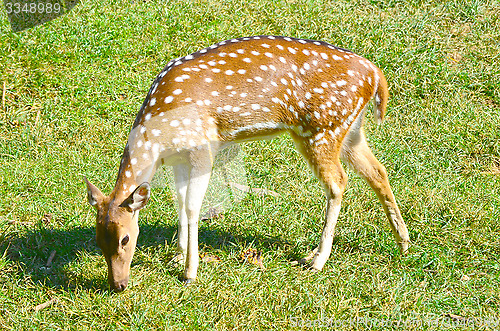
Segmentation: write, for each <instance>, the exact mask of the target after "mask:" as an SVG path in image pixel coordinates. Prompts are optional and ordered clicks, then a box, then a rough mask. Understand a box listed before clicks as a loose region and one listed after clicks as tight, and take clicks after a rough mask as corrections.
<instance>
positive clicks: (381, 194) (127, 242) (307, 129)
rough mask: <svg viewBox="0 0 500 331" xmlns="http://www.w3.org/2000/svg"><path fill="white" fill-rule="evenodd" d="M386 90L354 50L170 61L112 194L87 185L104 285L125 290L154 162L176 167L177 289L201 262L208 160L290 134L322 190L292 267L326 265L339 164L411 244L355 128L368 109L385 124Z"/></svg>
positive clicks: (229, 48) (295, 47) (264, 43)
mask: <svg viewBox="0 0 500 331" xmlns="http://www.w3.org/2000/svg"><path fill="white" fill-rule="evenodd" d="M388 96H389V92H388V86H387V81H386V78H385V76H384V74H383V72H382V71H381V70H380V69H379V68H378V67H376V66H375V65H374V64H373V63H372V62H370V61H369V60H367V59H365V58H363V57H361V56H359V55H357V54H355V53H354V52H352V51H350V50H347V49H343V48H340V47H336V46H333V45H331V44H329V43H327V42H324V41H316V40H309V39H298V38H291V37H283V36H272V35H262V36H253V37H245V38H236V39H231V40H226V41H222V42H219V43H217V44H214V45H212V46H210V47H207V48H204V49H202V50H199V51H197V52H195V53H192V54H189V55H187V56H184V57H180V58H177V59H174V60H172V61H170V62H169V63H168V64H167V65H166V67H165V68H164V69H163V70H162V71H161V72H160V74H159V75H158V76H157V77H156V79H155V80H154V81H153V84H152V86H151V88H150V90H149V92H148V93H147V96H146V98H145V100H144V102H143V104H142V106H141V108H140V110H139V112H138V114H137V117H136V119H135V122H134V123H133V126H132V129H131V131H130V134H129V136H128V141H127V144H126V146H125V148H124V151H123V156H122V158H121V162H120V166H119V171H118V176H117V179H116V183H115V186H114V188H113V191H112V192H111V193H110V195H108V196H105V195H104V194H103V193H101V191H100V190H99V189H98V188H97V187H96V186H94V185H93V184H91V183H90V182H89V181H88V180H87V178H84V181H85V183H86V186H87V197H88V202H89V203H90V205H92V206H94V207H95V208H96V209H97V219H96V242H97V245H98V246H99V247H100V249H101V250H102V253H103V255H104V257H105V259H106V263H107V266H108V283H109V286H110V288H111V289H112V290H113V291H115V292H120V291H123V290H124V289H125V288H126V287H127V284H128V281H129V277H130V264H131V261H132V257H133V255H134V251H135V248H136V243H137V237H138V234H139V225H138V217H139V211H140V210H141V209H142V208H144V207H145V206H146V204H147V202H148V200H149V198H150V194H151V186H150V184H149V182H150V181H151V179H152V177H153V175H154V173H155V171H156V169H157V168H158V167H159V166H160V165H167V166H172V167H173V174H174V182H175V192H176V196H177V202H178V215H179V223H178V229H177V252H178V253H177V255H176V256H175V257H174V259H176V260H177V261H181V262H184V263H185V266H184V272H183V276H182V277H183V282H184V283H185V284H190V283H192V282H194V281H195V279H196V276H197V270H198V266H199V253H198V224H199V216H200V208H201V206H202V201H203V198H204V195H205V192H206V190H207V186H208V183H209V179H210V175H211V171H212V165H213V162H214V157H215V155H216V154H217V152H218V151H221V150H222V149H224V148H225V147H227V146H229V145H232V144H236V143H241V142H246V141H252V140H257V139H270V138H273V137H276V136H277V135H280V134H283V133H288V134H289V135H290V136H291V138H292V139H293V141H294V144H295V146H296V148H297V150H298V152H300V153H301V154H302V155H303V156H304V158H305V160H306V161H307V163H308V165H309V166H310V168H311V170H312V171H313V173H314V174H315V176H316V177H317V178H318V179H319V181H320V183H321V184H322V186H323V187H324V191H325V194H326V216H325V221H324V225H323V231H322V233H321V237H320V241H319V245H318V246H317V248H316V249H314V250H313V251H312V252H311V253H310V254H309V255H307V256H306V257H304V258H303V259H301V260H300V261H298V262H300V263H301V264H303V265H306V266H308V267H309V268H310V270H314V271H320V270H321V269H322V268H323V267H324V265H325V263H326V262H327V260H328V258H329V256H330V253H331V250H332V244H333V238H334V230H335V226H336V223H337V218H338V215H339V212H340V207H341V200H342V196H343V193H344V189H345V187H346V184H347V175H346V172H345V171H344V169H343V167H342V164H341V160H342V161H343V162H344V163H346V164H347V165H348V166H349V167H350V168H352V169H353V170H354V172H355V173H357V174H358V175H359V176H361V177H362V178H364V179H365V181H366V182H367V183H368V184H369V186H370V187H371V189H372V190H373V191H374V192H375V194H376V195H377V197H378V199H379V200H380V202H381V204H382V206H383V209H384V211H385V214H386V215H387V218H388V220H389V225H390V228H391V230H392V232H393V235H394V237H395V239H396V243H397V245H398V247H399V249H400V251H401V252H402V253H403V254H404V253H406V252H407V251H408V247H409V243H410V238H409V235H408V230H407V227H406V224H405V222H404V220H403V218H402V216H401V212H400V210H399V207H398V204H397V202H396V199H395V196H394V194H393V192H392V189H391V186H390V184H389V181H388V174H387V170H386V168H385V167H384V166H383V165H382V164H381V163H380V162H379V161H378V160H377V159H376V158H375V156H374V155H373V153H372V151H371V150H370V148H369V146H368V143H367V139H366V135H365V133H364V129H363V122H364V120H363V119H364V117H365V116H364V115H365V108H367V107H366V106H367V104H368V103H369V102H370V101H371V100H374V102H373V109H374V110H373V113H374V114H373V116H374V119H375V122H377V123H381V122H382V121H383V119H384V116H385V113H386V108H387V102H388Z"/></svg>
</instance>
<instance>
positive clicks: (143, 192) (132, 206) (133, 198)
mask: <svg viewBox="0 0 500 331" xmlns="http://www.w3.org/2000/svg"><path fill="white" fill-rule="evenodd" d="M150 194H151V188H150V186H149V183H142V184H141V185H139V186H138V187H137V188H136V189H135V190H134V192H132V193H131V194H130V195H129V196H128V198H127V199H125V201H123V202H122V204H121V205H120V207H124V208H127V209H128V210H129V211H136V210H139V209H142V208H144V206H146V204H147V203H148V200H149V196H150Z"/></svg>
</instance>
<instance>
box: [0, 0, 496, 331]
mask: <svg viewBox="0 0 500 331" xmlns="http://www.w3.org/2000/svg"><path fill="white" fill-rule="evenodd" d="M499 19H500V3H499V2H498V1H486V0H484V1H481V0H467V1H456V0H450V1H437V0H434V1H403V0H356V1H344V0H342V1H312V0H311V1H305V0H292V1H272V0H255V1H251V2H248V3H245V4H244V5H242V4H241V2H240V1H234V0H228V1H212V0H204V1H177V0H173V1H168V2H166V3H163V2H159V1H158V2H157V1H129V2H126V1H118V2H112V1H107V2H106V1H83V2H82V3H80V4H78V5H77V6H76V7H75V8H74V9H73V10H72V11H71V12H70V13H69V14H67V15H65V16H63V17H61V18H59V19H56V20H54V21H51V22H49V23H46V24H44V25H40V26H37V27H35V28H33V29H28V30H25V31H23V32H19V33H13V32H12V31H11V30H10V26H9V23H8V20H7V16H6V13H5V11H4V10H0V89H1V88H2V85H3V83H4V82H5V84H6V98H5V100H2V101H4V103H5V107H4V108H2V109H1V112H0V183H1V185H0V196H1V197H2V198H1V199H0V329H7V330H19V329H49V330H50V329H53V330H58V329H63V330H68V329H74V330H85V329H105V330H108V329H109V330H115V329H116V330H146V329H171V330H181V329H202V330H213V329H218V330H224V329H237V330H254V329H290V328H293V325H294V321H297V320H301V321H303V322H304V324H303V326H304V328H305V329H321V325H320V324H319V322H320V321H321V322H323V323H326V322H328V321H337V322H342V321H344V322H346V323H347V322H349V321H351V322H352V324H345V325H344V327H341V328H339V329H342V330H349V329H353V330H357V329H359V330H365V329H373V330H387V329H408V330H422V329H425V330H442V329H444V328H445V327H443V325H445V326H446V325H447V324H446V323H448V324H449V323H452V322H453V321H452V320H451V319H450V318H448V317H446V314H455V315H459V316H462V317H465V318H475V319H476V321H477V322H478V323H479V322H481V321H483V322H484V321H486V320H487V319H495V320H496V322H497V323H500V313H499V311H500V290H499V288H500V287H499V286H500V262H499V257H500V248H499V247H500V239H499V238H500V224H499V222H498V219H499V217H500V181H499V179H500V177H499V176H500V126H499V123H500V66H499V65H498V63H500V58H499V54H500V42H499V40H500V20H499ZM258 34H276V35H288V36H293V37H302V38H309V39H319V40H325V41H328V42H331V43H333V44H336V45H338V46H341V47H344V48H349V49H352V50H354V51H355V52H357V53H358V54H360V55H363V56H365V57H366V58H368V59H370V60H372V61H373V62H374V63H376V64H377V65H378V66H379V67H381V68H382V69H383V71H384V72H385V74H386V76H387V78H388V81H389V85H390V92H391V98H390V103H389V111H388V115H387V120H386V121H385V123H384V124H383V125H382V126H375V125H374V124H373V121H372V120H371V116H368V117H367V124H366V128H367V131H368V135H369V139H370V144H371V146H372V148H373V150H374V152H375V154H376V155H377V157H378V158H379V160H380V161H381V162H383V163H384V164H385V165H386V167H387V169H388V172H389V176H390V180H391V184H392V186H393V189H394V192H395V195H396V196H397V199H398V201H399V204H400V208H401V210H402V214H403V217H404V218H405V220H406V222H407V225H408V227H409V231H410V236H411V238H412V241H413V244H412V247H411V249H410V253H409V254H408V255H407V256H404V257H403V256H401V255H400V254H399V253H398V251H397V247H396V245H395V243H394V241H393V238H392V235H391V233H390V230H389V226H388V224H387V221H386V219H385V215H384V214H383V211H382V208H381V206H380V204H379V203H378V201H377V200H376V198H375V195H374V194H373V192H372V191H371V190H370V189H369V188H368V186H367V185H365V183H364V182H362V181H361V180H360V179H359V178H357V177H355V176H354V175H353V174H352V173H351V172H349V177H350V181H349V184H348V188H347V190H346V193H345V197H344V200H343V202H344V203H343V207H342V211H341V216H340V219H339V223H338V226H337V231H336V239H335V243H334V246H333V251H332V255H331V257H330V259H329V261H328V262H327V264H326V266H325V268H324V270H323V271H322V272H320V273H316V274H313V273H310V272H308V271H307V270H304V269H302V268H298V267H293V266H291V265H290V263H289V262H291V261H293V260H294V259H296V258H299V257H301V256H303V255H305V254H306V253H307V252H308V251H309V250H311V249H312V248H314V247H315V245H317V243H318V241H319V236H320V231H321V228H322V220H323V214H324V210H325V206H324V203H325V201H324V196H323V193H322V190H321V188H320V185H319V183H318V182H317V180H316V179H315V178H314V177H313V176H312V175H311V173H310V171H309V170H308V169H307V166H306V165H305V162H304V161H303V160H302V159H301V157H300V156H299V155H298V153H297V152H295V151H294V149H293V144H292V143H291V140H290V138H289V137H287V136H284V137H280V138H277V139H275V140H272V141H265V142H255V143H249V144H246V145H244V147H243V149H244V151H245V160H244V162H245V163H244V165H245V169H246V172H247V180H248V182H249V183H250V184H251V186H252V187H258V188H266V189H271V190H274V191H276V192H278V193H279V194H280V195H281V196H280V197H272V196H264V197H260V196H257V195H247V196H246V197H244V200H243V201H241V202H240V203H235V204H233V205H232V207H231V208H230V209H228V210H226V211H225V213H224V218H222V219H221V218H219V219H212V220H208V221H204V222H202V224H201V229H200V247H201V251H203V252H205V253H207V254H211V255H218V256H219V257H220V258H221V262H219V263H213V264H212V263H211V264H201V266H200V272H199V278H198V282H197V283H196V285H194V286H191V287H187V288H185V287H183V286H182V285H181V283H180V281H179V276H180V275H181V271H182V270H181V269H180V268H179V267H177V266H175V265H173V264H171V263H169V260H170V258H171V257H172V254H173V252H174V250H175V231H176V230H175V229H176V211H175V209H176V206H175V203H174V199H173V197H172V195H171V191H170V189H169V188H168V187H164V186H162V185H157V187H156V188H155V189H154V190H153V197H152V200H151V202H150V204H149V205H148V207H147V208H146V209H145V210H144V211H143V212H142V213H141V220H140V225H141V234H140V236H139V245H138V250H137V253H136V255H135V257H134V261H133V267H132V278H131V284H130V287H129V288H128V289H127V290H126V291H125V292H123V293H121V294H113V293H110V292H109V291H107V283H106V266H105V261H104V259H103V257H102V256H101V255H100V252H99V250H98V249H97V247H96V243H95V239H94V225H93V223H94V217H95V215H94V210H93V209H92V208H91V207H90V206H88V205H87V203H86V194H85V187H84V183H83V181H82V176H83V175H86V176H87V177H88V178H89V179H91V180H92V181H93V182H95V183H96V184H97V185H98V186H99V187H100V188H101V189H102V190H103V191H105V192H109V191H110V190H111V189H112V185H113V184H114V180H115V178H116V173H117V169H118V164H119V159H120V156H121V153H122V150H123V147H124V145H125V141H126V139H127V135H128V131H129V129H130V127H131V125H132V122H133V120H134V118H135V114H136V112H137V111H138V109H139V107H140V105H141V103H142V101H143V99H144V97H145V95H146V93H147V90H148V89H149V86H150V84H151V82H152V80H153V79H154V77H155V76H156V74H157V73H158V72H159V71H160V70H161V68H163V66H164V65H165V64H166V63H167V62H168V61H169V60H170V59H172V58H175V57H178V56H181V55H186V54H188V53H190V52H193V51H196V50H198V49H201V48H204V47H206V46H209V45H211V44H212V43H215V42H218V41H221V40H225V39H230V38H234V37H241V36H249V35H258ZM0 107H2V106H1V104H0ZM369 115H370V114H369ZM44 215H50V217H46V216H45V217H44ZM44 218H45V220H44ZM248 247H253V248H256V249H258V250H261V251H262V252H263V257H264V265H265V266H266V270H265V271H261V270H260V269H258V268H257V267H255V266H253V265H249V264H243V263H241V262H240V261H239V258H238V256H239V254H240V252H241V251H242V250H244V249H246V248H248ZM53 251H55V252H56V253H55V257H54V259H53V262H52V265H51V267H50V268H46V263H47V260H48V258H49V256H50V254H51V252H53ZM51 299H55V301H54V302H53V303H52V305H50V306H48V307H46V308H44V309H42V310H40V311H35V310H34V309H33V308H34V307H35V306H37V305H39V304H41V303H44V302H47V301H49V300H51ZM356 318H358V319H359V320H358V322H359V323H358V324H355V322H356ZM422 320H423V321H426V322H428V323H429V324H424V325H423V326H418V323H416V322H417V321H422ZM307 321H311V322H307ZM314 321H316V322H314ZM377 321H378V322H379V324H377V325H373V324H370V323H374V322H377ZM383 321H385V322H386V324H385V326H384V325H383V324H382V322H383ZM397 321H401V323H402V322H404V321H406V322H407V323H408V324H407V325H406V327H403V328H402V327H401V326H400V327H399V328H398V327H397ZM363 322H365V323H364V324H363ZM411 322H414V324H410V323H411ZM438 322H439V323H441V324H437V323H438ZM314 323H316V324H314ZM478 325H479V324H476V326H469V327H461V326H459V325H458V324H454V325H451V326H450V329H470V330H477V329H480V327H478ZM309 326H310V328H309ZM498 327H499V326H498V324H497V326H496V327H493V326H489V327H488V326H485V327H484V328H483V329H485V330H487V329H492V330H493V329H498Z"/></svg>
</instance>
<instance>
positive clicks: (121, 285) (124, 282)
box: [109, 279, 128, 293]
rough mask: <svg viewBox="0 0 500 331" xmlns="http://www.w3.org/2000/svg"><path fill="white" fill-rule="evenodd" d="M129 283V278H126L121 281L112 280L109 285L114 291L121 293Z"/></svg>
mask: <svg viewBox="0 0 500 331" xmlns="http://www.w3.org/2000/svg"><path fill="white" fill-rule="evenodd" d="M127 284H128V279H125V280H122V281H119V282H112V283H110V284H109V286H110V287H111V289H112V290H113V291H114V292H116V293H119V292H122V291H123V290H124V289H125V288H126V287H127Z"/></svg>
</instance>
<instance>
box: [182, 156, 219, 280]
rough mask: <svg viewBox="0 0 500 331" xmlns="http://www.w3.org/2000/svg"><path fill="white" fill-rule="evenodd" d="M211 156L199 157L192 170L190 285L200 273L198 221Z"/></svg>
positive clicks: (186, 273)
mask: <svg viewBox="0 0 500 331" xmlns="http://www.w3.org/2000/svg"><path fill="white" fill-rule="evenodd" d="M210 155H211V154H210V153H207V154H202V155H199V156H197V162H196V166H194V167H193V168H192V169H191V174H190V177H189V185H188V188H187V196H186V215H187V223H188V244H187V256H186V267H185V269H184V279H185V283H186V284H189V283H191V282H193V281H194V280H195V279H196V273H197V271H198V264H199V256H198V220H199V217H200V209H201V205H202V202H203V197H204V196H205V192H206V191H207V187H208V182H209V181H210V174H211V171H212V162H211V161H212V160H211V156H210Z"/></svg>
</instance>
